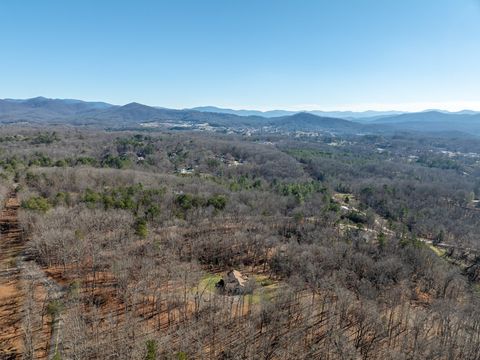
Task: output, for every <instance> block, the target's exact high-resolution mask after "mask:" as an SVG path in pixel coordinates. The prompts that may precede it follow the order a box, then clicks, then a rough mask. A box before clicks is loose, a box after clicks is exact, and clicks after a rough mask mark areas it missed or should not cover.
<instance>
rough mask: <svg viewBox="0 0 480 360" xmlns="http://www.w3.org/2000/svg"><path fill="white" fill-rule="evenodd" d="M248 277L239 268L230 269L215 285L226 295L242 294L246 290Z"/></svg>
mask: <svg viewBox="0 0 480 360" xmlns="http://www.w3.org/2000/svg"><path fill="white" fill-rule="evenodd" d="M247 281H248V278H247V277H246V276H244V275H242V273H241V272H240V271H238V270H230V271H229V272H227V273H226V274H225V275H224V276H223V278H222V279H220V281H219V282H217V284H216V285H215V288H217V290H218V291H219V292H220V293H222V294H225V295H241V294H243V293H244V291H245V286H246V284H247Z"/></svg>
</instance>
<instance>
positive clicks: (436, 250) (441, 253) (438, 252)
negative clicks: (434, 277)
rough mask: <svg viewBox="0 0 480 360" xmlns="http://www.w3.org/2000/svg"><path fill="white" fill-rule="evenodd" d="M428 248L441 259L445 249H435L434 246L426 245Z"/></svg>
mask: <svg viewBox="0 0 480 360" xmlns="http://www.w3.org/2000/svg"><path fill="white" fill-rule="evenodd" d="M428 247H429V248H430V249H431V250H432V251H433V252H434V253H435V254H437V256H440V257H443V256H444V255H445V249H442V248H439V247H436V246H435V245H432V244H428Z"/></svg>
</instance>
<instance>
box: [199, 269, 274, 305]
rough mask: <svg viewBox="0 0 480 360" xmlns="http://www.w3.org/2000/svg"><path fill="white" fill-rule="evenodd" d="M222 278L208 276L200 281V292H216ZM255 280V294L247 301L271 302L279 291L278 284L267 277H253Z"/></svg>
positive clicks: (256, 302) (219, 276) (214, 275)
mask: <svg viewBox="0 0 480 360" xmlns="http://www.w3.org/2000/svg"><path fill="white" fill-rule="evenodd" d="M221 278H222V275H221V274H207V275H205V276H204V277H203V278H202V279H201V280H200V282H199V284H198V288H199V289H200V290H204V289H205V290H206V291H209V292H214V291H215V284H216V283H217V282H218V281H220V279H221ZM253 278H254V279H255V283H256V286H255V290H254V291H253V294H248V295H246V296H245V298H246V299H245V301H247V302H251V303H252V304H259V303H261V302H262V301H269V300H270V299H271V298H272V297H273V295H274V293H275V291H276V290H277V289H278V286H279V284H278V282H275V281H274V280H272V279H270V278H269V277H268V276H266V275H253Z"/></svg>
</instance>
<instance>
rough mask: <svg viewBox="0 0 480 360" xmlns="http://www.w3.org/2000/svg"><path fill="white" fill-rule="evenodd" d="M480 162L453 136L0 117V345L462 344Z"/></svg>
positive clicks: (243, 352) (386, 355)
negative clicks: (175, 127)
mask: <svg viewBox="0 0 480 360" xmlns="http://www.w3.org/2000/svg"><path fill="white" fill-rule="evenodd" d="M479 160H480V140H478V139H476V138H474V137H454V136H453V135H452V136H435V135H424V136H423V135H422V136H420V135H414V134H406V133H398V134H394V135H341V136H340V135H331V134H320V135H318V136H308V134H307V135H304V136H302V135H301V134H300V135H297V136H295V137H293V136H286V135H282V134H274V133H268V134H259V135H252V136H240V135H234V134H231V135H228V134H214V133H205V132H185V131H182V132H174V131H171V132H168V131H162V132H160V131H154V129H153V130H152V131H100V130H95V131H94V130H89V129H86V128H85V129H83V128H80V127H78V128H76V127H61V126H51V127H47V126H39V127H30V126H24V127H22V126H17V125H15V126H13V125H12V126H3V127H2V131H1V133H0V200H1V202H2V204H4V205H5V206H7V207H6V209H8V210H9V211H10V212H9V213H8V214H7V215H8V216H10V218H8V219H14V220H15V224H16V225H15V226H17V225H18V231H21V236H20V235H19V236H18V238H16V240H15V244H16V248H15V249H16V250H15V251H14V252H12V251H11V252H7V251H6V250H7V248H8V247H11V242H9V241H7V240H6V239H8V237H6V236H4V234H8V233H9V231H11V226H10V225H8V226H6V225H5V226H2V228H1V231H2V237H1V238H0V249H1V252H2V256H1V257H0V264H1V268H0V294H1V298H0V324H1V325H2V331H1V332H0V349H1V350H0V358H6V359H10V358H11V359H16V358H22V359H23V358H25V359H36V358H55V359H478V358H480V328H479V326H480V325H479V324H480V312H479V308H480V307H479V305H480V293H479V283H478V281H479V280H480V278H479V276H480V268H479V265H480V257H479V256H480V242H479V239H478V236H477V232H478V231H477V230H478V226H479V221H480V207H479V206H478V203H479V202H478V198H479V196H480V182H479V180H478V179H479V175H480V166H479V164H480V163H479ZM9 201H10V202H9ZM8 204H10V205H8ZM12 204H14V205H15V206H13V207H12ZM8 206H10V208H8ZM7 215H5V214H4V218H5V219H7ZM8 219H7V220H8ZM0 220H2V219H0ZM5 221H6V220H5ZM5 221H4V222H2V221H0V223H2V224H3V223H6V222H5ZM9 221H10V220H9ZM9 224H10V223H9ZM9 229H10V230H9ZM233 269H235V270H238V271H240V272H241V273H242V274H244V276H245V278H248V280H246V284H245V286H244V290H243V291H242V293H241V294H235V295H231V294H225V293H222V292H220V291H218V289H217V287H216V284H218V282H219V280H220V279H222V277H223V276H224V274H225V273H227V272H228V271H230V270H233ZM14 314H19V316H18V318H17V317H14V316H13V315H14Z"/></svg>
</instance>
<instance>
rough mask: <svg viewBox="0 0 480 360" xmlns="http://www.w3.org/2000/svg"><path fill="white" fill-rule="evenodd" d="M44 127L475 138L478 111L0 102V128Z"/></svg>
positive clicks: (479, 124) (478, 128) (38, 100)
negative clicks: (9, 125) (179, 107)
mask: <svg viewBox="0 0 480 360" xmlns="http://www.w3.org/2000/svg"><path fill="white" fill-rule="evenodd" d="M24 122H26V123H46V124H69V125H89V126H95V127H102V128H117V129H122V128H140V127H156V126H158V127H164V128H174V129H177V128H185V129H189V128H194V129H196V128H198V129H205V128H206V127H208V128H209V129H210V130H211V129H218V131H230V130H232V129H233V130H235V131H244V132H247V131H248V132H252V131H273V132H277V131H283V132H291V131H304V132H318V131H326V132H331V133H352V134H358V133H394V132H398V131H407V132H428V133H449V132H453V131H455V132H456V133H457V134H458V133H465V134H471V135H475V136H480V113H478V112H475V111H470V110H465V111H461V112H456V113H450V112H446V111H439V110H430V111H424V112H417V113H401V112H398V111H389V112H381V111H366V112H361V113H356V112H322V111H313V112H312V111H310V112H300V113H295V112H290V111H283V110H275V111H269V112H261V111H250V110H230V109H220V108H216V107H202V108H194V109H183V110H175V109H167V108H159V107H152V106H147V105H143V104H139V103H130V104H127V105H123V106H119V105H112V104H108V103H105V102H87V101H81V100H74V99H47V98H44V97H36V98H33V99H25V100H17V99H3V100H0V124H1V123H3V124H5V123H24Z"/></svg>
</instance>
